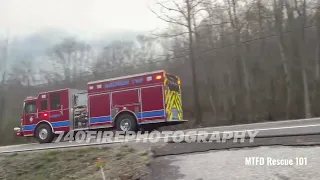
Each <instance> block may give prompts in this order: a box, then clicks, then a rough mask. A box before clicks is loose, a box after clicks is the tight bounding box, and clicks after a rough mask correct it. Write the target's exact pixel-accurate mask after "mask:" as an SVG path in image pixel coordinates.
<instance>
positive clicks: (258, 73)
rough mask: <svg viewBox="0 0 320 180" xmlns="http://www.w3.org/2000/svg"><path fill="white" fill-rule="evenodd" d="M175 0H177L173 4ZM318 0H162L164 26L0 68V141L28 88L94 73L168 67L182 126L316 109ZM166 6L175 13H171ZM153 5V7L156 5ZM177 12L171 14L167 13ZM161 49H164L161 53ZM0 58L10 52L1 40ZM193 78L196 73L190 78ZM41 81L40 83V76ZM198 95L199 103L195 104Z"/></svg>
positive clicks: (31, 91)
mask: <svg viewBox="0 0 320 180" xmlns="http://www.w3.org/2000/svg"><path fill="white" fill-rule="evenodd" d="M170 3H172V4H171V5H170ZM318 3H319V2H318V1H317V0H308V1H307V0H271V1H270V0H251V1H248V0H222V1H210V0H185V1H181V2H180V3H178V1H172V2H171V1H166V2H164V3H161V2H159V3H158V4H157V5H156V6H155V8H158V7H159V8H161V9H162V11H161V12H163V14H159V13H155V14H156V15H157V16H158V17H159V18H161V19H162V20H164V21H166V22H168V23H169V24H170V28H169V30H168V31H166V32H161V33H158V34H153V35H141V36H138V37H137V39H136V41H115V42H112V43H110V44H108V45H106V46H105V47H104V48H103V49H99V50H96V49H94V48H92V47H91V45H90V44H86V43H84V42H81V41H78V40H77V39H73V38H67V39H64V40H63V41H61V43H59V44H57V45H55V46H54V47H52V48H50V49H48V52H46V54H47V57H46V58H45V59H43V61H46V62H47V63H48V64H49V65H50V66H51V67H52V70H46V71H44V70H40V69H39V67H37V65H36V64H33V61H32V59H33V57H32V56H31V55H26V56H23V57H21V58H20V59H18V60H16V62H15V63H14V65H13V66H12V67H10V68H9V69H4V68H2V69H1V68H0V72H1V78H0V79H1V80H2V81H1V82H0V83H1V84H0V136H1V137H7V138H1V139H0V144H7V143H15V142H21V141H18V140H17V139H18V138H15V137H14V136H13V131H12V130H13V127H15V126H17V125H19V123H20V114H21V111H22V102H23V99H24V98H25V97H26V96H30V95H32V96H36V95H37V93H39V92H41V91H47V90H52V89H59V88H66V87H70V88H79V89H86V83H87V82H88V81H90V80H97V79H104V78H111V77H116V76H122V75H128V74H133V73H142V72H147V71H152V70H159V69H164V70H167V71H168V72H171V73H173V74H176V75H178V76H180V77H181V78H182V86H183V87H182V89H183V91H182V96H183V106H184V111H185V118H186V119H190V122H189V123H188V124H186V125H184V127H188V128H190V127H194V126H197V125H201V126H215V125H227V124H238V123H252V122H260V121H275V120H283V119H296V118H310V117H317V116H319V110H320V91H319V92H318V89H319V86H320V7H319V6H318ZM165 10H167V11H168V12H175V13H173V14H172V13H165ZM155 12H156V11H155ZM171 14H172V15H171ZM159 49H161V50H162V51H163V52H161V53H160V54H161V55H159ZM3 52H4V53H2V54H3V56H1V57H3V58H2V59H0V60H1V61H0V67H4V66H5V64H6V63H7V62H6V53H5V52H6V47H5V48H4V51H3ZM193 80H196V81H193ZM40 81H41V84H42V85H35V84H37V83H39V82H40ZM198 103H199V105H197V104H198Z"/></svg>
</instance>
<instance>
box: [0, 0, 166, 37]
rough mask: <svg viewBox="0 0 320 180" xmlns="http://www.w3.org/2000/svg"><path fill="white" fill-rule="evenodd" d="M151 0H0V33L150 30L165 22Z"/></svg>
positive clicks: (87, 33)
mask: <svg viewBox="0 0 320 180" xmlns="http://www.w3.org/2000/svg"><path fill="white" fill-rule="evenodd" d="M148 5H152V0H0V36H3V35H4V34H5V33H6V31H7V29H9V30H10V34H11V35H14V36H17V35H18V36H21V35H28V34H30V33H35V32H37V31H39V30H42V29H45V28H56V29H62V30H67V31H69V32H70V33H75V34H77V35H79V34H81V35H82V36H84V37H87V38H94V37H97V36H100V35H102V34H106V33H108V32H115V31H123V30H124V31H127V30H132V31H147V30H152V29H155V28H159V27H164V26H165V23H164V22H162V21H161V20H159V19H157V18H156V17H155V15H154V14H153V13H152V12H150V10H149V9H148Z"/></svg>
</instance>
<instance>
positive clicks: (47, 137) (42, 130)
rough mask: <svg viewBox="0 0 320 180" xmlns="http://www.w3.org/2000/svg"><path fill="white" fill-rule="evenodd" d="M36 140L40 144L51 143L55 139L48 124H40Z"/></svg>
mask: <svg viewBox="0 0 320 180" xmlns="http://www.w3.org/2000/svg"><path fill="white" fill-rule="evenodd" d="M36 138H37V140H38V142H39V143H51V142H52V141H53V139H54V135H53V132H52V130H51V127H50V126H49V125H48V124H40V125H39V126H38V128H37V129H36Z"/></svg>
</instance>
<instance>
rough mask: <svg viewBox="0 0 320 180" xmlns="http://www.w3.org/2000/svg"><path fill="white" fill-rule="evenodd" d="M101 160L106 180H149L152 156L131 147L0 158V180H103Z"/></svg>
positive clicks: (52, 151) (33, 153)
mask: <svg viewBox="0 0 320 180" xmlns="http://www.w3.org/2000/svg"><path fill="white" fill-rule="evenodd" d="M98 158H101V159H102V160H103V164H102V167H103V170H104V173H105V177H106V179H118V180H129V179H135V180H136V179H141V180H142V179H148V175H149V174H150V171H149V167H148V165H149V164H150V161H151V154H150V153H149V152H148V151H145V152H141V151H137V150H136V149H133V148H130V147H128V146H122V147H117V148H108V147H101V148H80V149H67V150H50V151H44V152H29V153H19V154H18V153H15V154H9V155H1V156H0V179H4V180H11V179H12V180H17V179H25V180H29V179H32V180H51V179H52V180H57V179H60V180H71V179H77V180H87V179H90V180H102V174H101V171H100V168H99V163H98V160H97V159H98Z"/></svg>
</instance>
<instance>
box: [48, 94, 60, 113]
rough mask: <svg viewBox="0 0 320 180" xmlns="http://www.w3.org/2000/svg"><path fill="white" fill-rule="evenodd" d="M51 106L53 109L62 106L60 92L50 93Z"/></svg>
mask: <svg viewBox="0 0 320 180" xmlns="http://www.w3.org/2000/svg"><path fill="white" fill-rule="evenodd" d="M50 108H51V110H59V109H60V108H61V104H60V94H58V93H55V94H51V95H50Z"/></svg>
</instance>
